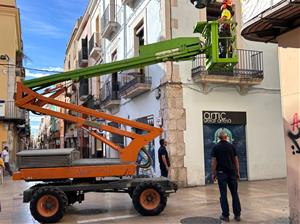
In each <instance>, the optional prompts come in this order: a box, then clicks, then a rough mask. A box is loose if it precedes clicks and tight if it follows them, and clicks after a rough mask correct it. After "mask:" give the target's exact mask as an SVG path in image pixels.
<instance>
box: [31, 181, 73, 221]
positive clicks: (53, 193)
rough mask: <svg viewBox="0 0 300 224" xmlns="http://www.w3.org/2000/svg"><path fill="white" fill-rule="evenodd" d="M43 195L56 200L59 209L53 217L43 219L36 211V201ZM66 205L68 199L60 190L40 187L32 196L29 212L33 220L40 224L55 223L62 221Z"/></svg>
mask: <svg viewBox="0 0 300 224" xmlns="http://www.w3.org/2000/svg"><path fill="white" fill-rule="evenodd" d="M44 195H51V196H54V197H55V198H56V199H57V200H58V204H59V208H58V211H57V212H56V213H55V214H54V215H53V216H50V217H44V216H42V215H41V214H40V213H39V212H38V210H37V203H38V200H39V199H40V198H41V197H42V196H44ZM67 205H68V198H67V196H66V194H65V193H64V192H63V191H62V190H60V189H58V188H54V187H42V188H40V189H38V190H36V191H35V192H34V194H33V196H32V199H31V201H30V212H31V215H32V216H33V218H34V219H36V220H37V221H39V222H41V223H55V222H58V221H59V220H60V219H62V217H63V216H64V214H65V211H66V207H67Z"/></svg>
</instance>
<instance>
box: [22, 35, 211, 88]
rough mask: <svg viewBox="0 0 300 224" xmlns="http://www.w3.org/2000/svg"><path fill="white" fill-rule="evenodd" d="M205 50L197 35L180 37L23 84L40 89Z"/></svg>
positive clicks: (180, 57) (191, 54) (192, 55)
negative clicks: (118, 58) (127, 55)
mask: <svg viewBox="0 0 300 224" xmlns="http://www.w3.org/2000/svg"><path fill="white" fill-rule="evenodd" d="M205 50H206V47H204V46H202V45H201V41H200V39H199V38H198V37H181V38H176V39H172V40H166V41H161V42H158V43H154V44H149V45H145V46H142V47H140V55H139V56H138V57H133V58H130V59H125V60H121V61H115V62H111V63H107V64H100V65H95V66H92V67H87V68H83V69H78V70H73V71H67V72H62V73H58V74H53V75H49V76H46V77H41V78H36V79H31V80H26V81H23V84H24V85H25V86H27V87H29V88H33V89H41V88H45V87H47V86H51V85H54V84H57V83H60V82H64V81H68V80H74V81H77V80H80V79H83V78H91V77H95V76H101V75H105V74H110V73H113V72H118V71H125V70H129V69H134V68H140V67H144V66H147V65H152V64H156V63H160V62H166V61H183V60H190V59H192V58H193V57H195V56H196V55H198V54H200V53H203V52H205Z"/></svg>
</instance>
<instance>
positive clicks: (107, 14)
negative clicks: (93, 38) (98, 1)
mask: <svg viewBox="0 0 300 224" xmlns="http://www.w3.org/2000/svg"><path fill="white" fill-rule="evenodd" d="M118 9H119V7H118V6H117V5H115V4H110V5H108V6H107V8H106V9H105V11H104V13H103V16H102V17H101V28H102V32H101V35H102V37H104V38H106V39H109V40H111V39H112V37H113V35H114V34H116V33H117V31H118V30H119V29H120V23H119V22H120V19H121V14H120V13H119V12H118ZM119 17H120V18H119Z"/></svg>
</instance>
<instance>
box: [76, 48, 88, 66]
mask: <svg viewBox="0 0 300 224" xmlns="http://www.w3.org/2000/svg"><path fill="white" fill-rule="evenodd" d="M78 63H79V67H84V66H87V65H88V49H87V47H82V49H81V50H80V51H79V52H78Z"/></svg>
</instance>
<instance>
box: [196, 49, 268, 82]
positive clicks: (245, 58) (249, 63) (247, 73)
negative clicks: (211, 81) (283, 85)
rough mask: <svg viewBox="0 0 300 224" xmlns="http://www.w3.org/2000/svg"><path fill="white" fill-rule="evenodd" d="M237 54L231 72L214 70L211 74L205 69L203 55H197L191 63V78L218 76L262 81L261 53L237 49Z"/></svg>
mask: <svg viewBox="0 0 300 224" xmlns="http://www.w3.org/2000/svg"><path fill="white" fill-rule="evenodd" d="M237 54H238V63H237V64H236V65H235V66H234V68H233V70H232V71H226V70H219V71H218V70H216V71H211V72H210V71H207V70H206V69H205V60H206V59H205V55H203V54H202V55H199V56H197V58H196V59H195V60H194V61H193V68H192V76H193V77H194V76H198V75H200V76H201V75H220V76H233V77H244V78H249V79H251V78H260V79H263V76H264V74H263V52H261V51H252V50H241V49H238V50H237Z"/></svg>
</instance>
